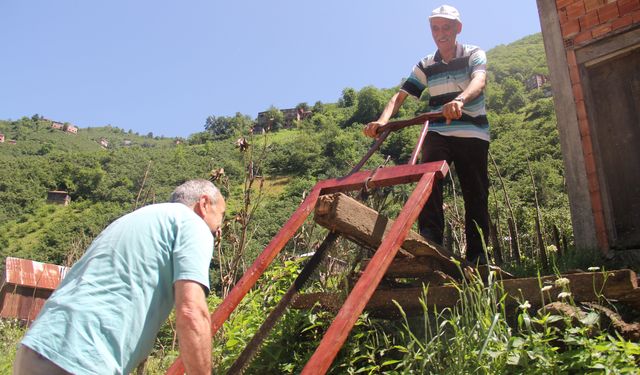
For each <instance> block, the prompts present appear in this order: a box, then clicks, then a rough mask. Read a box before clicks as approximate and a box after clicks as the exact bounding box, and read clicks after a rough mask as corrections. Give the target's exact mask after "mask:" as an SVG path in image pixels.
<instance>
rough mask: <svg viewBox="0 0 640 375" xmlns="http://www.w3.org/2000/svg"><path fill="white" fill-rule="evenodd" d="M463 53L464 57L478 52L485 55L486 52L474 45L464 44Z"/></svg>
mask: <svg viewBox="0 0 640 375" xmlns="http://www.w3.org/2000/svg"><path fill="white" fill-rule="evenodd" d="M462 51H463V53H464V55H471V54H474V53H476V52H482V53H484V50H483V49H482V48H480V47H478V46H476V45H474V44H466V43H463V44H462Z"/></svg>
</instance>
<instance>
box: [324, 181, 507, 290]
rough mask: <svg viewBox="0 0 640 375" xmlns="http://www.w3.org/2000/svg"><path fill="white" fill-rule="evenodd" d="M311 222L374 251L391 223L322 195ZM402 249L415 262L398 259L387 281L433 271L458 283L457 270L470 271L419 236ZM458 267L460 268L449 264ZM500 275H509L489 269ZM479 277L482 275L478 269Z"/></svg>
mask: <svg viewBox="0 0 640 375" xmlns="http://www.w3.org/2000/svg"><path fill="white" fill-rule="evenodd" d="M315 221H316V223H318V224H320V225H322V226H323V227H325V228H327V229H329V230H330V231H332V232H338V233H340V234H341V235H342V236H344V237H346V238H348V239H350V240H352V241H354V242H356V243H358V244H360V245H362V246H366V247H369V248H373V249H376V248H378V246H380V243H381V242H382V239H383V238H384V237H385V236H386V235H387V234H388V233H389V230H390V229H391V226H392V225H393V223H394V221H393V220H391V219H388V218H386V217H384V216H382V215H380V214H378V212H376V211H375V210H373V209H371V208H369V207H367V206H365V205H363V204H362V203H360V202H358V201H356V200H355V199H353V198H351V197H348V196H347V195H345V194H342V193H335V194H328V195H322V196H320V198H319V199H318V203H317V204H316V210H315ZM402 249H404V250H405V251H406V252H408V253H410V254H411V255H413V256H414V257H415V258H414V259H413V260H412V261H411V260H406V261H402V260H401V259H399V258H396V260H394V263H392V264H391V267H390V269H389V272H388V273H387V276H389V277H420V276H424V275H426V274H427V273H429V272H432V271H433V270H439V271H441V272H444V273H446V274H448V275H451V276H453V277H455V278H458V279H461V278H462V277H463V275H462V274H461V273H460V267H462V268H467V267H473V264H471V262H469V261H467V260H465V259H462V258H460V257H458V256H456V255H455V254H453V253H451V252H450V251H448V250H447V249H445V248H444V247H442V246H439V245H436V244H434V243H432V242H430V241H428V240H427V239H425V238H424V237H422V236H421V235H419V234H417V233H415V232H413V231H411V232H409V234H407V237H406V238H405V240H404V242H403V243H402ZM452 259H455V260H456V261H457V262H459V263H460V267H459V266H458V265H456V263H455V262H454V261H453V260H452ZM491 269H492V270H493V271H496V272H498V273H500V274H501V276H502V278H510V277H511V275H509V274H507V273H506V272H504V271H501V270H500V269H499V268H497V267H492V268H491ZM480 272H481V274H482V273H486V268H485V269H480Z"/></svg>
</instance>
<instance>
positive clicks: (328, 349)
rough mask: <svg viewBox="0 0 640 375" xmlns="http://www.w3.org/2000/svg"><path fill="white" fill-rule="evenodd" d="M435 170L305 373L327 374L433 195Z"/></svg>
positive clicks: (407, 207)
mask: <svg viewBox="0 0 640 375" xmlns="http://www.w3.org/2000/svg"><path fill="white" fill-rule="evenodd" d="M434 179H435V173H433V172H432V173H426V174H424V175H423V176H422V178H421V179H420V181H419V182H418V185H417V186H416V188H415V190H414V191H413V193H412V194H411V196H410V197H409V200H408V201H407V203H406V204H405V205H404V207H403V208H402V211H400V214H399V215H398V218H397V219H396V221H395V223H394V224H393V226H392V227H391V230H390V231H389V234H388V235H387V236H386V237H385V238H384V240H383V241H382V243H381V244H380V247H379V248H378V250H377V251H376V253H375V255H374V256H373V258H371V261H370V262H369V264H368V265H367V267H366V268H365V270H364V273H363V274H362V276H360V278H359V279H358V282H357V283H356V285H355V286H354V288H353V290H352V291H351V293H349V296H348V297H347V299H346V301H345V302H344V304H343V305H342V308H341V309H340V311H339V312H338V315H336V318H335V319H334V320H333V323H332V324H331V326H330V327H329V329H328V330H327V332H326V333H325V334H324V337H323V338H322V341H320V345H319V346H318V347H317V348H316V351H315V352H314V353H313V356H311V358H310V359H309V362H307V364H306V365H305V367H304V369H303V370H302V372H301V374H302V375H315V374H325V373H326V372H327V370H328V369H329V367H330V366H331V363H333V360H334V359H335V357H336V355H337V353H338V351H339V350H340V348H341V347H342V345H343V344H344V342H345V341H346V339H347V337H348V335H349V332H350V331H351V329H352V328H353V325H354V324H355V323H356V321H357V320H358V317H359V316H360V314H361V313H362V311H363V310H364V308H365V306H366V305H367V302H369V299H371V296H372V295H373V293H374V291H375V290H376V288H377V287H378V284H379V283H380V280H382V277H383V276H384V274H385V273H386V272H387V269H388V268H389V265H390V264H391V262H392V261H393V258H394V257H395V255H396V254H397V252H398V249H400V245H402V242H403V241H404V239H405V237H406V236H407V233H409V230H410V229H411V226H412V225H413V223H414V222H415V221H416V219H417V218H418V215H419V214H420V210H421V209H422V207H423V206H424V204H425V203H426V202H427V199H428V198H429V196H430V195H431V190H432V188H433V182H434Z"/></svg>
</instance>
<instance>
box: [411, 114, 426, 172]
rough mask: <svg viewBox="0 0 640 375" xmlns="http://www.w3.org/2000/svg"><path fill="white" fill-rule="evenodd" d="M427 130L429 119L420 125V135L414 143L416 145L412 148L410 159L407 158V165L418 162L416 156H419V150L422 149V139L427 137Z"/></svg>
mask: <svg viewBox="0 0 640 375" xmlns="http://www.w3.org/2000/svg"><path fill="white" fill-rule="evenodd" d="M428 131H429V120H427V121H425V122H424V125H422V129H421V130H420V136H418V142H417V143H416V147H415V148H414V149H413V152H412V153H411V159H409V163H408V164H409V165H416V163H417V162H418V157H419V156H420V151H422V144H423V143H424V139H425V138H427V132H428Z"/></svg>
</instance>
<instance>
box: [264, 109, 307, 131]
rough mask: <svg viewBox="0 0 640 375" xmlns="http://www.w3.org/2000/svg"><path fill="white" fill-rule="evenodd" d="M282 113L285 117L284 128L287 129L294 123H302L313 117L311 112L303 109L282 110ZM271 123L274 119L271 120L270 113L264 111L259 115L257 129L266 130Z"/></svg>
mask: <svg viewBox="0 0 640 375" xmlns="http://www.w3.org/2000/svg"><path fill="white" fill-rule="evenodd" d="M280 112H282V114H283V116H284V124H283V126H284V127H285V128H290V127H291V126H293V123H294V121H302V120H304V119H306V118H308V117H309V116H311V114H312V112H311V111H305V110H304V109H302V108H297V109H296V108H288V109H281V110H280ZM270 121H273V119H272V118H269V111H264V112H260V113H258V117H257V119H256V122H257V129H260V128H262V129H266V128H268V127H269V122H270Z"/></svg>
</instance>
